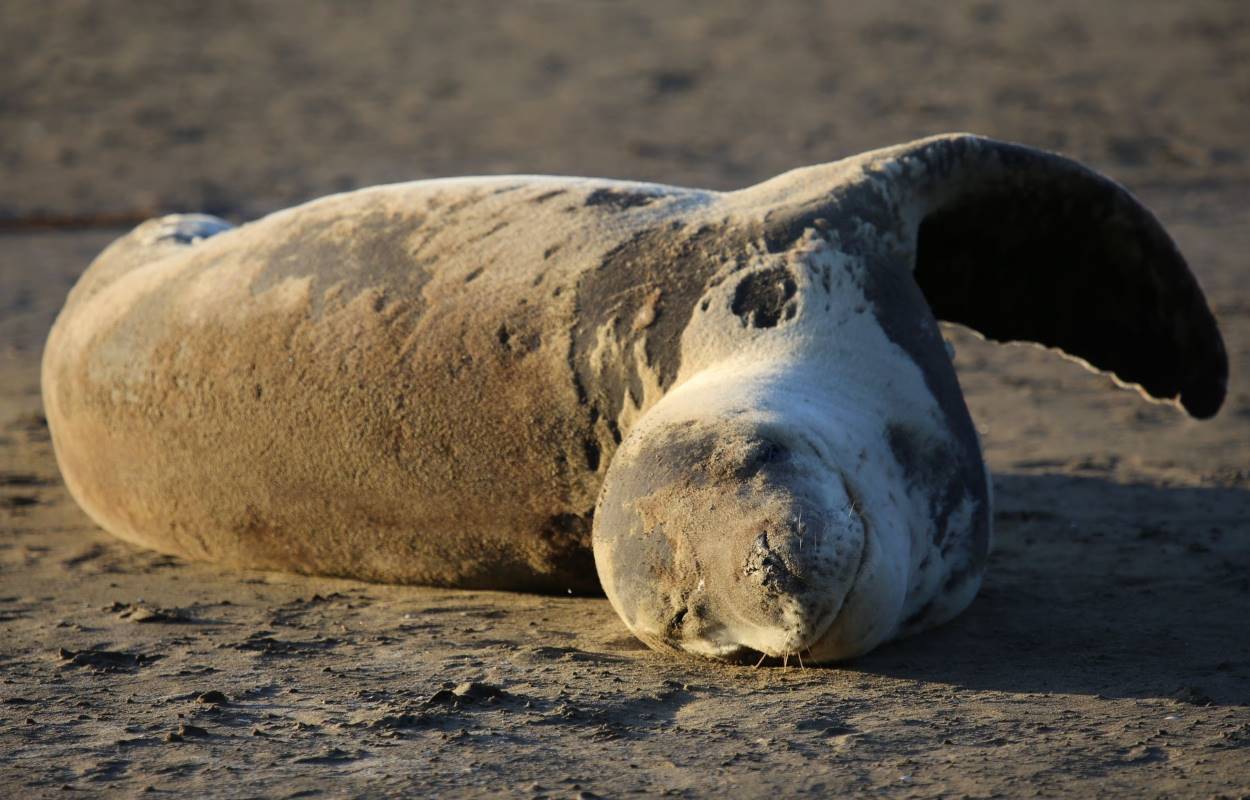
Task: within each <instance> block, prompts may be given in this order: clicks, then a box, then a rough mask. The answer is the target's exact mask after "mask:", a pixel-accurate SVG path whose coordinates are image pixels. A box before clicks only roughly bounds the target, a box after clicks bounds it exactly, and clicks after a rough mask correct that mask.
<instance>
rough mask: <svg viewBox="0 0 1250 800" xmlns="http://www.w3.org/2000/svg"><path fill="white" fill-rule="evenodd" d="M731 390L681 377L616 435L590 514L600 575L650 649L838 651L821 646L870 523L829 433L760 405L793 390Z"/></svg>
mask: <svg viewBox="0 0 1250 800" xmlns="http://www.w3.org/2000/svg"><path fill="white" fill-rule="evenodd" d="M741 387H742V383H741V382H740V381H738V380H731V381H730V382H729V384H728V385H727V384H726V383H725V381H720V382H718V381H715V380H706V381H697V382H695V383H694V384H690V385H687V386H685V387H683V388H682V389H680V390H678V391H676V392H674V393H673V394H671V395H669V396H668V397H667V398H666V399H665V400H664V401H662V402H661V403H660V404H659V405H658V406H657V407H656V408H654V409H652V410H651V411H650V412H649V413H648V416H647V417H645V418H644V419H643V420H642V421H641V422H639V424H638V425H637V426H636V427H635V428H634V430H633V431H632V432H631V434H630V436H629V437H628V438H627V439H626V440H625V442H624V443H623V444H622V446H621V448H620V449H619V450H618V451H617V453H616V456H615V458H614V460H613V462H612V465H611V466H610V467H609V469H608V474H607V477H606V479H605V483H604V489H603V493H602V495H601V498H600V501H599V504H598V506H597V508H596V512H595V520H596V522H595V529H594V547H595V563H596V565H597V567H598V570H599V577H600V581H601V583H602V584H603V587H604V590H605V591H606V592H607V595H608V598H609V600H611V602H612V604H613V607H614V608H615V609H616V610H617V612H618V613H619V614H620V615H621V617H622V619H624V620H625V622H626V624H627V625H628V626H629V628H630V630H631V631H633V632H634V633H635V635H637V636H638V637H639V638H641V639H643V640H644V641H646V642H648V643H649V644H651V645H652V646H656V647H667V648H672V649H678V650H684V651H687V652H690V653H694V654H698V655H702V656H710V657H715V658H735V657H738V656H739V655H740V654H741V653H742V652H743V651H744V650H749V651H753V652H758V653H764V654H767V655H771V656H788V655H791V654H796V653H797V654H802V655H810V654H811V651H812V649H813V647H815V648H816V650H817V651H818V652H820V656H821V657H825V658H833V657H838V656H843V655H850V654H849V653H838V652H822V651H821V648H820V644H821V643H822V640H823V639H824V638H825V636H826V634H827V633H828V632H829V629H830V627H831V626H832V625H834V623H835V620H836V618H837V616H838V612H839V611H840V610H841V608H842V606H843V604H844V602H845V600H846V597H847V595H848V594H849V593H850V592H851V591H852V590H853V588H854V586H855V581H856V579H857V578H858V577H859V576H860V574H861V569H862V566H863V562H864V557H865V555H866V553H867V552H868V547H867V545H866V537H867V536H869V535H870V531H871V525H870V524H869V522H868V521H867V520H866V519H865V518H864V516H863V514H864V509H863V508H862V507H861V504H860V501H859V500H858V499H857V497H856V493H855V491H854V489H853V488H852V487H851V486H850V485H849V484H848V483H847V477H846V473H845V472H844V471H843V470H842V469H841V468H840V467H839V466H838V465H837V463H836V461H835V460H833V459H831V458H830V454H829V442H828V438H827V437H825V436H822V435H821V432H820V431H818V430H804V429H802V428H801V427H796V426H795V425H794V424H793V423H791V422H787V420H786V419H785V417H784V416H783V415H781V414H779V413H777V411H778V409H777V405H779V403H778V402H774V403H769V402H768V401H769V400H770V399H771V400H773V401H782V402H785V401H789V402H793V401H794V399H795V398H793V397H788V398H786V397H782V396H778V397H773V398H763V399H761V398H759V396H758V391H760V388H761V387H758V386H757V387H754V389H753V390H752V391H748V392H736V391H735V388H741ZM764 391H767V390H764ZM777 394H778V395H785V394H786V392H785V390H784V389H779V390H778V391H777ZM770 405H771V406H773V407H771V408H770Z"/></svg>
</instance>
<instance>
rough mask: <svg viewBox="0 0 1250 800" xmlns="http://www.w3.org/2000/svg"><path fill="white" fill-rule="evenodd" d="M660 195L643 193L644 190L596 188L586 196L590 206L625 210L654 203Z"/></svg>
mask: <svg viewBox="0 0 1250 800" xmlns="http://www.w3.org/2000/svg"><path fill="white" fill-rule="evenodd" d="M658 199H659V197H657V196H656V195H653V194H643V193H642V192H627V191H623V190H621V189H596V190H594V191H593V192H591V193H590V195H589V196H588V197H587V198H586V205H588V206H608V207H609V208H612V209H615V210H618V211H624V210H625V209H629V208H637V207H638V206H645V205H650V204H651V203H654V202H655V201H656V200H658Z"/></svg>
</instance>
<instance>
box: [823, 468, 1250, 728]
mask: <svg viewBox="0 0 1250 800" xmlns="http://www.w3.org/2000/svg"><path fill="white" fill-rule="evenodd" d="M994 484H995V493H996V504H995V549H994V553H993V554H992V556H991V560H990V567H989V571H988V573H987V575H986V579H985V583H984V586H983V589H982V591H981V594H980V595H979V596H978V598H977V599H976V601H975V602H974V603H973V604H972V606H971V607H970V608H969V609H968V610H967V611H966V612H965V613H964V614H963V615H962V616H960V617H958V618H957V619H955V620H954V621H952V622H950V623H948V624H947V625H945V626H943V627H941V628H938V629H936V630H932V631H929V632H926V633H923V634H920V635H918V636H915V637H913V638H911V639H907V640H904V641H902V642H899V643H897V644H894V645H892V646H887V647H883V648H881V649H879V650H877V651H875V652H873V653H871V654H869V655H868V656H865V657H864V658H862V659H858V660H857V661H855V662H854V663H852V664H849V665H846V666H848V667H849V668H851V669H855V670H860V671H864V672H871V673H875V674H886V675H893V676H896V677H906V678H913V679H917V680H925V681H939V682H944V683H949V684H951V685H954V686H961V687H965V688H969V689H989V690H1001V691H1011V692H1057V693H1076V694H1098V695H1102V696H1106V697H1171V698H1176V699H1180V700H1183V701H1186V702H1191V703H1196V704H1199V705H1206V704H1208V703H1215V704H1220V705H1231V704H1247V703H1250V491H1246V490H1244V489H1236V488H1166V487H1159V486H1146V485H1134V484H1129V485H1125V484H1119V483H1114V482H1111V481H1108V480H1104V479H1101V478H1092V477H1074V476H1068V475H1049V474H1047V475H1012V474H1002V475H996V476H995V478H994Z"/></svg>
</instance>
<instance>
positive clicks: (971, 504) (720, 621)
mask: <svg viewBox="0 0 1250 800" xmlns="http://www.w3.org/2000/svg"><path fill="white" fill-rule="evenodd" d="M939 319H941V320H947V321H951V322H956V323H961V324H964V325H967V326H969V327H971V328H973V329H975V330H976V331H979V332H980V333H981V334H982V335H984V336H986V337H988V338H991V339H995V340H1000V341H1030V342H1036V343H1039V344H1041V345H1044V346H1048V347H1052V348H1056V349H1059V350H1061V351H1063V352H1064V353H1067V354H1069V355H1071V356H1072V357H1074V358H1076V359H1080V360H1081V361H1082V362H1084V363H1086V364H1087V365H1088V366H1091V367H1092V368H1095V369H1098V370H1102V371H1106V372H1109V373H1111V374H1113V375H1114V376H1115V378H1116V379H1117V380H1118V381H1119V382H1121V383H1122V384H1126V385H1133V386H1136V387H1138V388H1139V389H1140V391H1142V393H1143V394H1145V395H1148V396H1150V397H1153V398H1157V399H1161V400H1165V401H1170V402H1173V403H1176V404H1177V405H1179V406H1180V407H1182V408H1184V409H1185V410H1187V411H1188V412H1189V413H1190V414H1192V415H1194V416H1197V417H1207V416H1211V415H1212V414H1214V413H1215V412H1216V411H1217V410H1218V408H1219V406H1220V404H1221V402H1222V400H1223V397H1224V393H1225V386H1226V380H1227V357H1226V355H1225V352H1224V348H1223V344H1222V342H1221V338H1220V334H1219V331H1218V328H1217V325H1216V322H1215V319H1214V317H1213V316H1212V314H1211V312H1210V311H1209V309H1208V307H1207V305H1206V302H1205V300H1204V298H1203V295H1202V292H1201V290H1200V288H1199V286H1198V283H1197V282H1196V280H1195V279H1194V277H1193V276H1192V274H1191V273H1190V271H1189V269H1188V267H1187V266H1186V264H1185V262H1184V260H1183V259H1182V257H1181V255H1180V254H1179V252H1178V251H1177V248H1176V247H1175V246H1174V244H1173V243H1172V241H1171V240H1170V239H1169V238H1168V236H1167V234H1166V233H1165V232H1164V230H1163V229H1162V227H1161V226H1160V224H1159V223H1158V222H1157V221H1156V220H1155V218H1154V217H1153V216H1152V215H1151V214H1150V212H1149V211H1148V210H1146V209H1145V208H1144V207H1143V206H1142V205H1141V204H1140V203H1139V202H1137V201H1136V200H1135V199H1134V198H1133V197H1132V196H1131V195H1130V194H1129V193H1128V192H1127V191H1126V190H1124V189H1123V188H1122V187H1120V186H1119V185H1117V184H1116V183H1114V182H1112V181H1111V180H1109V179H1107V178H1104V177H1102V176H1100V175H1098V174H1096V173H1094V172H1092V171H1090V170H1088V169H1086V168H1085V167H1082V166H1080V165H1079V164H1077V163H1075V162H1073V161H1070V160H1068V159H1066V158H1063V157H1061V156H1058V155H1055V154H1051V153H1047V152H1043V151H1040V150H1035V149H1031V148H1028V147H1025V146H1021V145H1015V144H1009V143H1004V142H998V141H994V140H990V139H986V138H981V137H977V136H973V135H968V134H949V135H942V136H937V137H933V138H929V139H923V140H919V141H916V142H911V143H908V144H904V145H899V146H896V147H891V148H887V149H883V150H878V151H873V152H870V153H866V154H863V155H860V156H856V157H852V158H848V159H844V160H842V161H837V162H834V163H830V164H824V165H819V166H813V167H805V168H801V169H797V170H794V171H792V172H788V173H786V174H784V175H781V176H779V177H777V178H774V179H772V180H768V181H765V182H764V183H761V184H758V185H756V186H752V187H750V188H747V189H743V190H739V191H732V192H713V191H703V190H697V189H684V188H678V187H672V186H662V185H656V184H649V183H630V182H623V181H610V180H595V179H585V178H562V177H542V176H504V177H487V178H459V179H449V180H431V181H421V182H415V183H405V184H397V185H390V186H382V187H375V188H369V189H363V190H359V191H354V192H349V193H345V194H340V195H334V196H331V197H327V198H323V199H321V200H317V201H314V202H311V203H308V204H305V205H302V206H298V207H296V208H292V209H288V210H286V211H281V212H278V213H275V214H272V215H270V216H267V217H264V218H262V219H260V220H258V221H255V222H251V223H248V224H245V225H242V226H240V227H233V226H231V225H229V224H228V223H226V222H224V221H222V220H219V219H217V218H214V217H208V216H203V215H181V216H171V217H164V218H161V219H156V220H151V221H149V222H146V223H144V224H142V225H140V226H139V227H138V228H137V229H135V230H134V231H133V232H132V233H130V234H129V235H127V236H125V237H123V238H122V239H120V240H118V241H117V242H115V243H114V244H112V245H111V246H110V247H109V248H108V249H106V250H105V251H104V252H103V253H102V254H101V255H100V256H99V257H98V259H97V260H96V261H95V262H94V263H93V264H92V266H91V267H90V268H89V269H88V270H87V271H86V272H85V273H84V275H83V276H82V278H81V279H80V280H79V281H78V283H77V285H76V286H75V287H74V289H73V290H72V291H71V292H70V294H69V297H68V299H67V301H66V304H65V307H64V309H63V310H62V312H61V313H60V316H59V318H58V319H57V321H56V324H55V326H54V327H53V329H52V331H51V333H50V336H49V339H48V342H47V348H46V351H45V356H44V361H43V393H44V401H45V405H46V411H47V418H48V423H49V426H50V428H51V432H52V439H53V442H54V446H55V450H56V454H57V458H58V462H59V465H60V468H61V472H62V474H63V476H64V478H65V482H66V484H67V486H68V487H69V490H70V492H71V493H72V494H73V496H74V497H75V498H76V500H77V501H78V503H79V504H80V505H81V506H82V508H83V509H84V510H85V511H86V512H87V513H88V514H89V515H90V516H91V517H92V518H93V519H94V520H95V521H96V522H98V523H99V524H100V525H101V526H102V527H103V528H105V529H106V530H108V531H110V532H111V533H113V534H115V535H117V536H119V537H121V538H122V539H125V540H128V541H131V542H135V543H138V544H141V545H144V546H147V547H152V548H155V549H158V550H162V551H165V552H169V553H175V554H178V555H182V556H186V557H189V558H193V559H204V560H211V561H216V562H219V563H223V564H229V565H235V566H239V567H255V568H267V569H281V570H293V571H299V572H306V573H319V574H327V575H339V576H350V577H355V578H361V579H365V580H372V581H387V582H407V583H421V584H432V585H439V586H451V587H488V588H494V589H511V590H525V591H560V592H563V591H565V590H568V591H573V592H579V593H583V592H595V591H596V590H597V589H598V588H599V587H600V586H601V587H602V589H603V591H604V592H606V594H607V596H608V598H609V600H610V601H611V603H612V605H613V607H614V608H615V609H616V610H617V612H618V613H619V614H620V616H621V618H622V619H623V620H624V621H625V623H626V624H627V625H628V627H629V629H630V630H631V631H632V632H633V633H634V634H635V635H636V636H638V637H639V638H640V639H642V640H643V641H645V642H646V643H648V644H650V645H652V646H653V647H656V648H665V649H672V650H678V651H682V652H687V653H692V654H696V655H700V656H706V657H711V658H723V659H741V658H744V657H755V656H761V657H762V656H781V657H788V656H789V655H791V654H802V655H804V656H806V659H807V660H808V661H812V662H827V661H835V660H838V659H844V658H848V657H851V656H855V655H858V654H861V653H865V652H867V651H868V650H871V649H872V648H873V647H875V646H877V645H878V644H880V643H882V642H885V641H887V640H890V639H892V638H895V637H898V636H902V635H906V634H910V633H914V632H917V631H921V630H924V629H926V628H930V627H932V626H934V625H938V624H940V623H942V622H944V621H946V620H948V619H950V618H952V617H953V616H955V615H956V614H958V613H959V612H960V611H961V610H962V609H964V608H965V607H966V606H967V605H968V603H969V602H970V601H971V600H972V598H973V596H974V595H975V593H976V591H977V589H978V587H979V584H980V581H981V576H982V573H983V571H984V568H985V560H986V554H987V552H988V550H989V548H990V540H991V489H990V480H989V476H988V474H987V471H986V467H985V464H984V461H983V458H982V455H981V450H980V445H979V442H978V439H977V435H976V431H975V429H974V427H973V424H972V421H971V419H970V418H969V415H968V411H967V408H966V406H965V404H964V401H963V398H962V395H961V393H960V389H959V384H958V382H957V380H956V377H955V372H954V369H953V367H952V364H951V359H950V355H949V354H948V352H947V349H946V347H945V346H944V342H943V339H942V336H941V334H940V332H939V328H938V323H937V321H938V320H939Z"/></svg>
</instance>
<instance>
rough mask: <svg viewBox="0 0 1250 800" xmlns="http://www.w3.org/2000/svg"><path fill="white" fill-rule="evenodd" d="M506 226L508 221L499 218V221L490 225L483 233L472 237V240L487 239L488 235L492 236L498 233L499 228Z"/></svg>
mask: <svg viewBox="0 0 1250 800" xmlns="http://www.w3.org/2000/svg"><path fill="white" fill-rule="evenodd" d="M506 227H508V223H507V222H506V221H505V220H500V221H499V222H496V223H495V224H494V225H492V226H491V228H490V230H488V231H486V232H485V233H483V234H481V235H480V236H478V237H477V238H476V239H474V241H481V240H482V239H489V238H490V237H492V236H494V235H495V234H496V233H499V232H500V231H501V230H503V229H504V228H506Z"/></svg>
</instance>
